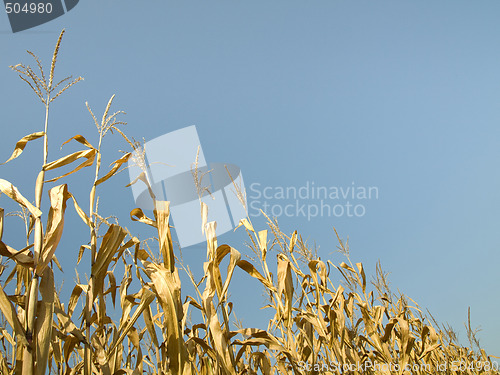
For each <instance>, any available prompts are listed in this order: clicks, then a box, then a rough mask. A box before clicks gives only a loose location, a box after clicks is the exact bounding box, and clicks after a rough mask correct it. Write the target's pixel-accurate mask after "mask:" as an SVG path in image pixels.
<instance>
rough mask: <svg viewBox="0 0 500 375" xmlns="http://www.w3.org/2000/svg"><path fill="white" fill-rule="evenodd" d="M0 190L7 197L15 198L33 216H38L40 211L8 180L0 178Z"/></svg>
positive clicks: (40, 213)
mask: <svg viewBox="0 0 500 375" xmlns="http://www.w3.org/2000/svg"><path fill="white" fill-rule="evenodd" d="M0 191H1V192H2V193H4V194H5V195H7V196H8V197H9V198H11V199H13V200H15V201H16V202H17V203H19V204H20V205H21V206H24V207H26V208H27V209H28V211H29V212H30V213H31V214H32V215H33V216H34V217H35V218H37V217H40V216H41V215H42V212H41V211H40V210H39V209H38V208H36V207H35V206H33V205H32V204H31V203H30V202H29V201H28V200H27V199H26V198H25V197H23V195H22V194H21V193H20V192H19V190H17V188H16V187H15V186H14V185H12V184H11V183H10V182H9V181H7V180H4V179H1V178H0Z"/></svg>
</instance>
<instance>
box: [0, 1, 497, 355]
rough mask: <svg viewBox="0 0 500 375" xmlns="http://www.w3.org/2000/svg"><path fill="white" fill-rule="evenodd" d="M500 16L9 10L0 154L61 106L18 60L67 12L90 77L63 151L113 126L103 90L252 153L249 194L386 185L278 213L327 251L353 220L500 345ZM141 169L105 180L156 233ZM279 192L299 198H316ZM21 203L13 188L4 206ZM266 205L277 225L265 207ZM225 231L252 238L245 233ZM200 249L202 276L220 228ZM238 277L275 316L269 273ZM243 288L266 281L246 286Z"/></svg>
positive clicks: (79, 65) (74, 232) (212, 149)
mask: <svg viewBox="0 0 500 375" xmlns="http://www.w3.org/2000/svg"><path fill="white" fill-rule="evenodd" d="M499 14H500V3H499V2H498V1H489V0H485V1H482V2H473V1H462V0H442V1H400V0H393V1H386V0H378V1H359V0H356V1H347V0H344V1H332V0H317V1H314V2H306V1H295V0H273V1H263V0H254V1H237V2H236V1H228V0H217V1H200V0H191V1H183V2H181V1H164V2H159V1H109V0H100V1H81V2H80V3H79V4H78V5H77V6H76V7H75V8H74V9H73V10H71V11H70V12H68V13H67V14H66V15H64V16H61V17H60V18H58V19H56V20H54V21H52V22H49V23H47V24H44V25H42V26H39V27H37V28H33V29H30V30H28V31H25V32H20V33H16V34H13V33H12V32H11V30H10V26H9V24H8V20H7V16H6V15H5V14H4V13H1V14H0V88H1V89H0V103H1V107H0V108H1V110H2V116H1V122H0V124H1V125H0V126H1V130H2V133H1V134H2V139H1V147H0V159H7V158H8V156H9V155H10V153H11V152H12V147H13V145H14V144H15V142H16V141H17V140H18V139H19V138H21V137H22V136H23V135H25V134H28V133H31V132H34V131H38V130H41V129H42V123H43V108H42V106H41V104H40V103H39V102H37V101H36V99H35V97H34V95H33V94H32V93H31V91H30V90H29V89H28V88H27V87H25V86H26V85H25V84H23V83H22V82H21V81H20V80H19V79H18V78H17V77H16V75H15V74H14V73H13V72H12V71H11V70H10V69H9V68H8V66H9V65H11V64H15V63H19V62H24V63H30V64H31V60H30V58H29V56H28V55H27V54H26V53H25V50H26V49H29V50H32V51H34V52H36V53H38V54H39V55H40V57H41V58H42V59H43V60H44V61H46V62H48V61H49V58H50V56H51V52H52V50H53V46H54V44H55V41H56V39H57V36H58V34H59V32H60V31H61V29H62V28H66V31H67V33H66V35H65V39H64V41H63V46H62V48H61V54H60V61H59V65H58V73H59V76H60V77H62V76H65V75H68V74H74V75H81V76H83V77H84V78H85V81H84V82H81V83H79V84H78V85H77V86H76V87H74V88H73V89H72V90H71V91H69V92H68V94H67V95H66V96H64V97H62V98H61V99H60V100H59V99H58V100H57V101H56V102H55V103H54V104H55V105H54V107H53V112H52V115H51V131H53V133H52V134H53V135H52V138H51V140H50V142H51V151H50V156H49V159H51V160H52V159H55V158H56V157H58V156H61V155H62V153H63V152H64V151H65V149H63V151H60V150H59V146H60V144H61V143H62V142H64V141H65V140H66V139H68V138H70V137H71V136H73V135H75V134H77V133H80V134H83V135H85V136H86V137H87V138H88V139H89V140H90V141H91V142H95V141H96V137H97V133H96V132H95V128H93V124H92V122H91V120H90V117H89V115H88V113H87V111H86V109H85V105H84V103H85V101H88V102H89V104H90V105H91V106H92V108H93V109H94V110H95V112H96V113H98V114H102V111H103V109H104V107H105V105H106V103H107V100H108V99H109V97H110V96H111V95H112V94H115V93H116V94H117V96H116V99H115V104H114V108H115V109H116V110H118V109H121V110H125V111H126V112H127V115H126V116H125V117H124V119H125V120H126V121H127V122H128V125H127V126H126V127H125V128H124V130H125V131H126V133H127V134H128V135H130V136H132V137H134V138H136V139H142V138H144V139H145V140H146V141H147V140H150V139H153V138H155V137H158V136H161V135H163V134H165V133H168V132H171V131H173V130H177V129H180V128H183V127H186V126H189V125H196V126H197V130H198V134H199V137H200V141H201V143H202V145H203V151H204V155H205V158H206V159H207V160H208V161H214V162H227V163H232V164H236V165H238V166H239V167H240V168H241V170H242V173H243V176H244V180H245V185H246V187H247V195H248V198H249V203H251V202H252V201H259V199H257V196H258V194H259V193H262V194H263V189H264V188H266V187H267V188H268V190H266V194H267V195H268V196H269V194H270V193H273V192H274V193H275V192H276V191H277V188H278V187H284V188H287V187H289V188H296V189H299V188H300V187H302V186H306V185H307V184H308V183H309V184H310V185H312V183H314V185H315V186H316V187H318V186H319V187H326V188H328V189H330V188H339V189H340V188H343V189H346V188H348V187H352V186H355V187H376V189H377V196H376V197H375V196H372V198H371V199H354V200H353V199H350V200H349V199H343V198H339V199H337V200H333V199H329V200H328V202H326V203H328V204H331V205H336V204H340V205H344V206H345V204H347V201H349V203H350V204H352V205H353V206H354V205H357V204H360V205H362V206H363V211H362V212H363V215H360V216H356V215H354V216H352V217H349V216H348V215H347V214H346V213H344V214H343V215H338V216H335V215H323V216H321V215H317V216H316V217H311V218H309V220H308V218H307V217H304V215H301V213H300V211H299V212H298V213H297V212H295V213H294V214H292V215H289V217H287V216H284V215H282V216H281V217H279V218H278V220H279V223H280V224H281V225H282V229H283V230H284V231H285V232H287V233H290V232H292V231H293V230H294V229H298V230H299V232H300V233H302V234H303V236H304V237H306V238H309V240H310V242H311V244H314V241H315V242H316V245H317V246H319V255H320V256H321V258H322V259H323V260H326V259H333V260H334V261H341V256H340V255H339V254H338V253H336V252H335V248H336V245H337V243H336V238H335V235H334V232H333V229H332V228H333V227H334V226H335V228H336V229H337V230H338V232H339V234H340V236H341V237H343V238H346V237H347V236H348V237H349V242H350V246H351V257H352V259H353V261H356V262H359V261H361V262H363V263H364V264H365V269H366V271H367V273H369V274H371V275H373V274H374V271H375V263H376V262H377V260H379V259H380V261H381V263H382V266H383V268H384V269H385V270H386V271H388V272H390V273H391V274H390V281H391V284H392V286H393V288H394V289H395V290H397V289H399V290H401V291H402V292H404V293H405V294H407V295H409V296H410V297H411V298H413V299H414V300H415V301H417V302H418V303H419V304H420V305H421V306H422V307H424V308H428V309H429V310H430V311H431V312H432V313H433V315H434V316H435V317H436V318H437V319H438V321H440V322H448V323H450V324H451V325H452V326H453V327H455V328H456V329H457V330H458V331H459V332H460V339H461V342H462V343H463V344H466V336H465V331H464V329H463V323H464V322H465V321H466V319H467V308H468V307H469V306H470V307H471V313H472V325H473V326H477V325H480V326H481V328H482V332H481V333H480V336H479V337H480V339H481V343H482V344H483V346H484V347H485V348H486V350H487V351H488V352H489V353H491V354H494V355H500V340H499V339H498V337H499V336H500V321H499V320H498V311H499V310H500V302H499V286H500V276H499V270H498V267H499V260H500V256H499V250H500V238H499V235H498V233H499V230H498V228H499V226H500V214H499V212H500V211H499V209H500V172H499V168H498V165H499V162H500V44H499V41H500V23H499V22H498V19H499ZM105 146H106V148H107V149H108V150H109V155H108V156H107V157H108V158H109V160H106V162H108V161H109V162H111V161H112V160H114V159H116V158H118V157H120V156H121V155H120V154H119V153H118V152H117V151H115V150H118V149H124V150H125V149H126V148H127V147H126V145H125V143H124V142H123V141H122V140H121V139H120V138H119V137H117V136H115V135H112V136H109V137H107V139H106V142H105ZM71 147H74V146H68V150H72V148H71ZM65 148H66V146H65ZM28 149H30V150H32V152H27V153H26V154H23V155H22V157H21V158H20V159H18V160H16V161H15V162H13V163H9V164H8V165H6V166H1V167H0V177H1V178H5V179H8V180H10V181H12V182H13V183H15V184H16V185H17V186H19V187H20V188H21V189H22V187H23V186H33V182H34V181H33V180H34V177H33V176H34V175H33V174H29V173H28V172H30V171H32V172H34V171H37V170H39V167H40V160H41V159H40V157H39V152H40V143H38V144H33V145H31V144H30V145H29V146H28ZM75 149H76V148H75ZM34 150H37V151H34ZM37 152H38V154H37ZM86 178H88V179H90V178H91V172H90V171H86V172H84V173H83V174H81V175H80V177H79V178H77V179H74V180H70V181H71V182H70V186H69V189H70V191H72V192H73V193H75V195H77V196H78V194H80V196H82V195H81V194H87V192H88V184H89V182H88V180H87V179H86ZM127 183H128V176H127V175H126V174H125V173H124V174H122V175H119V176H118V177H117V178H116V179H114V180H112V181H110V183H109V184H107V186H103V189H102V190H101V191H100V194H101V196H102V199H103V203H102V207H101V208H102V210H103V214H112V213H113V214H117V215H118V216H119V217H120V223H121V224H123V225H125V226H127V227H128V228H129V229H130V230H131V231H132V232H135V233H138V234H139V233H142V234H140V236H141V238H146V237H147V236H148V235H152V233H150V232H147V233H145V232H144V227H143V226H142V225H140V224H138V223H132V222H131V221H130V220H129V219H128V213H129V212H130V210H131V209H133V208H134V201H133V197H132V193H131V191H130V190H129V189H127V188H125V187H124V185H126V184H127ZM251 186H253V187H254V189H251V188H250V187H251ZM30 189H31V188H30ZM26 194H27V195H29V194H31V195H29V196H30V197H31V196H32V191H31V190H30V191H29V193H26ZM85 199H86V197H85V196H82V198H80V200H82V202H84V204H85V205H87V204H88V203H85V202H86V201H85ZM265 201H266V203H268V204H269V205H270V206H279V207H281V208H283V207H284V206H285V205H287V204H295V203H297V202H296V201H294V200H290V199H289V200H286V199H279V197H276V196H274V197H271V198H266V199H265ZM6 202H7V201H6V199H5V197H2V199H1V202H0V206H3V207H7V203H6ZM262 203H264V202H263V199H260V203H259V202H257V203H254V207H257V205H259V204H262ZM298 204H299V205H300V204H306V205H309V206H307V207H318V205H320V204H321V203H320V201H319V200H317V199H311V198H309V199H307V198H306V199H300V202H298ZM279 207H278V208H275V210H279ZM311 209H313V210H314V208H311ZM358 209H359V210H360V211H358V213H360V212H361V208H358ZM339 210H340V209H339ZM70 211H72V210H71V207H69V209H68V212H69V213H68V215H70V216H71V215H73V216H74V214H73V213H72V212H70ZM254 212H255V211H254ZM276 212H278V211H275V213H276ZM288 212H292V211H290V210H289V211H288ZM338 212H340V211H337V213H338ZM252 221H253V222H254V224H255V226H257V227H258V228H259V229H262V228H264V225H265V223H264V221H263V220H262V218H261V217H253V218H252ZM83 228H84V226H83V225H80V223H78V225H76V224H75V226H74V227H71V226H68V227H67V228H66V231H67V233H66V235H65V236H64V237H63V246H61V248H60V249H58V252H57V253H56V254H57V256H58V257H59V259H60V261H61V263H63V266H66V268H67V269H68V271H66V272H65V274H64V277H66V278H68V279H69V280H68V282H67V284H68V285H71V279H73V275H74V274H73V273H72V272H71V271H70V270H71V269H72V265H73V264H74V261H75V258H76V254H77V251H78V247H79V245H80V244H81V243H84V242H85V241H86V240H87V239H86V238H87V237H86V233H84V234H83V235H82V234H81V233H80V232H81V231H82V229H83ZM84 231H85V230H84ZM8 235H9V234H8ZM80 237H81V239H80ZM74 240H77V241H80V242H77V244H75V242H74ZM219 241H220V243H222V242H226V241H227V242H228V243H229V244H231V245H232V246H234V247H235V248H237V249H239V250H240V251H242V252H243V253H248V250H247V249H246V247H245V246H244V245H243V243H242V237H241V236H238V233H237V234H236V235H232V234H226V235H223V236H221V237H220V239H219ZM20 246H22V245H20ZM18 247H19V246H18ZM184 256H185V260H186V262H187V263H188V264H190V265H191V267H192V268H194V269H197V271H196V272H198V274H199V272H200V270H201V264H202V262H203V260H204V258H205V251H204V248H203V246H192V247H189V248H187V249H185V251H184ZM237 277H238V279H237V280H235V288H234V293H233V295H232V298H233V300H234V301H235V305H236V306H241V307H240V308H239V309H238V310H236V313H237V316H238V318H240V319H242V320H243V322H244V324H247V325H252V326H256V325H261V326H263V325H265V324H267V322H266V316H267V315H266V313H265V312H259V311H257V306H261V304H262V301H261V293H260V291H259V288H258V284H252V283H251V281H249V280H248V277H246V275H244V274H242V273H239V274H238V275H237ZM335 277H336V276H335ZM338 281H339V282H340V279H338ZM238 286H241V287H244V286H246V287H247V288H248V292H247V293H243V294H242V293H241V292H239V293H238V292H237V291H236V290H237V289H236V287H238Z"/></svg>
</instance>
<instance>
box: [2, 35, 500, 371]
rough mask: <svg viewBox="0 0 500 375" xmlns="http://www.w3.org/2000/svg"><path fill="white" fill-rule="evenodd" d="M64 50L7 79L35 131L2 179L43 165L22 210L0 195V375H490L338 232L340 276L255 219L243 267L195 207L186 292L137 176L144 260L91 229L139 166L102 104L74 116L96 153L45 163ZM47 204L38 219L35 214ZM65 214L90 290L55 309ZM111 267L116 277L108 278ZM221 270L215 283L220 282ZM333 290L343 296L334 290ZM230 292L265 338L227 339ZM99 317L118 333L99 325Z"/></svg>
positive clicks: (159, 211) (254, 333)
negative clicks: (83, 202) (200, 253)
mask: <svg viewBox="0 0 500 375" xmlns="http://www.w3.org/2000/svg"><path fill="white" fill-rule="evenodd" d="M63 34H64V30H63V32H62V33H61V34H60V36H59V39H58V41H57V44H56V47H55V50H54V53H53V57H52V61H51V64H50V70H49V71H46V70H44V67H43V64H42V63H41V61H40V59H39V58H38V57H37V56H36V55H35V54H34V53H32V52H28V53H29V55H30V56H31V57H30V58H32V59H33V61H34V65H33V66H34V67H31V66H29V65H23V64H18V65H14V66H11V68H12V70H13V71H14V72H16V73H17V74H18V75H19V77H20V78H21V79H22V80H23V81H24V82H25V83H27V84H28V85H29V87H30V88H31V89H32V90H33V92H34V93H35V94H36V95H37V97H38V98H39V99H40V101H41V102H42V104H43V105H44V108H45V121H44V124H45V127H44V129H43V130H42V129H41V130H40V131H38V132H35V133H32V134H29V135H26V136H24V137H22V138H21V139H20V140H19V141H18V142H17V144H16V145H15V146H14V151H13V152H12V155H11V156H10V157H9V158H8V160H7V161H6V163H7V162H8V163H15V162H16V161H15V159H16V158H18V157H19V156H21V154H22V153H23V151H24V149H25V147H26V146H27V144H28V143H29V142H32V141H36V140H37V139H41V141H42V142H43V156H42V158H43V159H42V160H43V162H42V167H41V170H40V172H39V173H38V175H37V177H36V179H35V178H34V180H35V181H36V182H35V186H34V198H31V195H30V194H31V190H30V189H29V188H28V187H26V186H24V187H16V186H15V185H14V184H13V183H12V182H10V181H7V180H4V179H0V191H1V193H2V194H1V195H2V197H1V198H0V199H1V200H0V204H1V201H3V200H4V199H6V198H8V199H11V200H13V201H15V202H16V203H17V204H19V206H20V210H21V211H20V213H21V214H22V215H21V214H20V215H21V216H22V218H23V219H24V221H25V227H26V237H25V238H22V239H21V238H20V239H19V241H17V243H13V244H11V245H12V246H11V245H9V244H7V243H4V242H3V240H2V237H3V234H4V233H7V232H8V231H9V229H10V228H11V225H13V224H11V222H10V221H8V220H6V219H7V218H8V215H7V214H6V213H5V212H4V209H3V208H0V256H1V263H0V264H1V265H0V275H4V276H6V279H5V282H3V283H2V285H0V309H1V314H0V316H1V317H2V320H3V322H4V324H3V325H2V326H1V327H0V373H1V374H2V375H8V374H26V375H32V374H35V375H42V374H49V373H50V374H61V375H62V374H84V375H90V374H100V375H121V374H134V375H135V374H143V373H145V374H193V375H194V374H200V375H211V374H214V375H215V374H232V375H236V374H266V375H267V374H499V373H500V372H498V368H497V367H496V366H495V363H496V362H495V360H494V359H493V358H492V357H490V356H488V355H487V353H486V352H485V351H484V350H483V349H481V348H480V346H479V342H478V340H477V338H476V331H474V330H473V329H472V328H471V327H470V311H469V324H468V326H467V332H468V338H469V343H470V347H463V346H461V345H460V344H459V343H458V340H457V338H456V335H455V333H454V332H453V330H452V329H450V328H449V327H445V326H442V325H440V324H438V323H437V322H436V321H435V320H434V318H433V317H432V315H430V313H424V312H423V311H422V309H421V308H420V307H419V306H418V304H417V303H415V302H414V301H413V300H411V299H410V298H409V297H407V296H405V295H403V294H395V293H393V292H392V291H391V289H390V287H389V283H388V281H387V274H386V273H385V272H384V271H383V270H382V268H381V267H380V264H379V265H378V266H377V269H376V270H375V277H374V278H373V279H372V280H371V281H369V280H367V275H366V273H365V269H364V268H363V265H362V264H361V263H356V264H353V263H352V262H351V260H350V255H349V244H348V242H347V241H344V240H342V239H341V238H340V236H339V235H338V234H337V232H336V231H335V234H337V238H338V243H339V245H338V250H339V251H340V252H341V253H342V254H343V255H345V260H346V262H342V263H340V264H334V263H333V262H332V261H330V260H327V261H323V260H321V259H320V258H318V257H317V255H316V254H315V252H314V251H313V250H311V249H310V248H309V246H308V245H307V244H306V243H305V242H304V240H303V239H302V237H301V236H300V234H298V233H297V232H294V233H292V234H290V235H287V234H285V233H283V232H282V231H280V229H279V227H278V224H277V222H276V221H275V220H272V219H268V227H267V229H263V230H258V229H256V228H255V227H254V226H253V224H252V223H251V221H250V219H244V220H242V221H241V222H240V223H239V229H238V230H240V231H246V233H247V234H248V238H249V244H250V247H251V249H252V251H253V253H254V255H255V257H254V259H253V260H252V259H249V260H246V259H244V258H245V256H242V254H241V253H240V251H238V250H237V246H236V247H233V246H230V245H227V244H219V243H218V241H217V237H216V235H215V233H216V224H215V222H208V220H207V217H208V207H207V206H206V205H205V204H204V203H202V202H201V199H200V209H201V210H200V212H201V215H202V221H203V229H204V233H205V235H206V248H207V253H206V262H205V263H204V268H203V277H202V278H201V280H195V277H194V276H193V274H192V273H191V271H190V269H189V267H185V266H184V265H182V264H181V263H180V262H179V259H178V258H176V250H175V249H174V243H173V241H172V235H171V225H170V224H169V221H170V209H169V202H167V201H161V200H157V199H156V197H155V196H154V193H153V190H152V188H151V186H150V183H149V180H148V177H147V173H143V174H141V175H140V176H139V178H138V179H137V181H134V182H133V183H139V184H146V186H147V187H148V189H149V192H150V195H151V198H152V199H153V201H154V203H155V210H154V211H153V213H152V215H150V216H151V217H148V216H147V214H146V213H144V212H143V211H142V210H141V209H139V208H135V209H133V210H132V211H131V212H130V216H131V218H132V220H135V221H137V222H140V223H143V224H145V225H148V226H151V227H153V228H154V230H155V231H156V232H157V238H156V240H157V241H156V242H155V246H156V247H155V246H149V245H148V244H147V243H145V242H143V241H140V240H139V239H138V238H137V237H136V236H134V235H133V234H132V233H130V232H129V231H128V230H127V229H126V228H124V227H122V226H120V225H119V224H117V223H111V222H109V221H108V220H107V219H105V218H104V217H103V216H101V215H100V214H99V210H98V208H99V207H98V203H99V202H98V195H97V191H98V188H99V185H101V184H103V183H105V182H106V181H108V180H109V179H111V178H112V177H113V176H114V175H116V174H117V173H119V172H121V171H122V170H123V169H124V168H125V166H124V164H125V165H126V164H127V163H128V161H129V160H133V161H134V162H135V163H136V164H137V165H138V166H144V165H145V161H144V150H143V149H141V145H140V143H138V142H135V141H134V140H133V139H132V140H130V139H129V138H128V137H127V136H126V134H125V133H124V131H123V130H122V125H124V123H123V122H122V121H120V120H119V119H118V116H119V115H121V114H122V112H121V111H116V112H112V111H111V106H112V104H113V99H114V97H111V99H110V100H109V102H108V104H107V106H106V109H105V111H104V114H103V115H102V118H98V117H97V116H96V115H95V114H94V113H93V111H92V109H91V108H90V106H88V105H87V109H88V111H89V113H90V117H91V119H92V122H94V123H95V126H96V128H97V132H98V135H99V143H98V145H97V146H96V145H92V144H91V143H90V142H88V141H87V139H86V138H85V137H84V136H82V135H79V134H78V135H75V136H74V137H72V138H71V139H69V140H68V141H67V142H65V143H68V142H72V143H75V144H78V146H79V147H81V150H80V151H77V152H73V153H70V154H68V155H66V156H64V157H61V158H59V159H57V160H54V161H49V160H48V150H49V142H48V137H49V133H50V132H49V110H50V105H51V103H52V102H53V101H54V100H55V99H57V98H58V97H59V96H60V95H61V94H63V93H65V92H66V90H68V89H69V88H70V87H72V86H73V85H75V84H77V83H78V82H79V81H81V80H82V78H81V77H79V78H76V79H73V78H71V77H67V78H64V79H62V80H60V81H57V83H56V79H55V70H56V69H55V68H56V62H57V58H58V55H59V49H60V46H61V41H62V38H63ZM108 133H115V134H117V136H118V137H121V138H123V140H124V144H125V145H126V147H130V148H131V149H130V151H129V152H126V153H124V154H123V156H121V157H120V158H118V159H117V160H116V161H115V162H114V163H112V165H111V166H110V167H109V168H106V167H105V166H103V165H101V164H102V163H101V159H102V152H103V150H102V149H101V141H102V139H103V138H104V137H105V136H106V135H108ZM4 148H5V145H4ZM68 166H69V167H71V168H72V169H71V170H70V172H67V173H65V174H62V175H60V176H57V177H54V178H50V179H48V178H46V173H47V172H49V171H53V172H51V173H56V172H58V170H59V168H61V167H66V168H68ZM83 168H90V169H94V170H95V177H94V179H93V182H91V189H90V192H89V202H90V205H89V207H88V208H87V209H86V208H84V207H81V206H80V205H79V204H78V202H77V198H76V197H75V196H74V195H73V194H72V193H71V191H70V187H69V186H68V184H65V183H64V179H65V178H66V176H68V175H70V174H73V173H79V171H80V170H81V169H83ZM196 172H197V170H196V168H195V170H194V173H193V175H194V178H195V182H196V179H197V173H196ZM197 183H198V185H199V181H197ZM44 190H46V191H47V192H48V196H49V201H50V207H42V196H43V193H44ZM200 190H202V189H200ZM237 190H238V194H240V195H243V194H244V191H242V190H241V189H237ZM200 193H202V192H200ZM242 202H244V199H242ZM68 203H69V206H70V208H69V209H70V210H73V209H74V210H75V212H76V213H77V215H78V217H79V218H80V219H81V220H82V221H83V223H84V225H85V226H86V227H87V228H88V229H87V230H88V235H89V241H88V243H86V244H84V245H81V244H75V245H74V249H76V250H75V257H76V253H77V251H78V249H80V250H79V252H78V259H77V262H76V264H75V268H76V269H77V270H80V272H87V274H89V278H88V280H87V281H86V282H82V281H80V280H77V281H76V282H75V284H74V285H73V286H72V292H71V295H70V297H69V300H66V301H61V293H60V292H59V291H57V290H56V287H55V285H56V283H55V280H54V267H60V264H59V262H58V260H57V248H58V245H59V242H60V239H61V236H62V234H63V229H64V219H65V214H66V210H67V209H68V207H67V206H68ZM83 257H88V258H89V259H90V261H89V264H90V269H87V270H82V269H81V266H79V263H80V260H81V259H82V258H83ZM118 263H120V264H121V265H123V270H124V273H123V275H118V274H115V266H116V265H117V264H118ZM222 264H224V265H226V264H227V267H226V266H225V267H224V269H222V268H223V267H222ZM180 272H186V273H187V276H188V278H189V280H191V283H192V287H193V288H194V290H195V293H194V295H192V296H189V295H184V294H183V293H182V288H181V281H180V276H179V273H180ZM273 272H274V273H273ZM333 275H335V277H336V278H341V279H342V280H343V281H342V282H341V283H340V284H338V285H335V284H334V282H333V281H332V280H333ZM233 277H237V278H253V279H256V280H258V282H260V284H261V285H262V289H263V290H264V291H265V294H266V297H267V299H266V301H267V305H266V306H265V307H266V308H267V309H271V310H272V312H273V317H272V319H271V320H270V321H269V325H268V327H267V329H265V330H264V329H257V328H250V327H247V328H245V327H243V326H241V325H238V324H235V323H234V314H232V311H233V303H232V302H231V298H230V295H229V293H228V290H229V286H230V283H231V280H232V279H233ZM133 281H134V282H133ZM245 292H247V293H248V291H245ZM79 306H81V307H79ZM111 309H113V311H115V312H116V311H118V315H117V316H120V317H119V319H118V318H116V319H114V318H113V317H112V316H110V315H114V314H109V311H110V310H111ZM191 313H193V314H191ZM190 316H191V317H193V316H196V317H199V319H198V320H197V321H193V319H188V317H190Z"/></svg>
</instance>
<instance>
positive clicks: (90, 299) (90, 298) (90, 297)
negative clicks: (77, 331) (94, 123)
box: [84, 132, 103, 375]
mask: <svg viewBox="0 0 500 375" xmlns="http://www.w3.org/2000/svg"><path fill="white" fill-rule="evenodd" d="M102 137H103V135H102V132H99V145H98V147H97V162H96V168H95V178H94V183H93V185H92V190H91V191H90V214H89V218H90V223H91V228H90V252H91V256H90V258H91V259H90V264H91V266H90V267H91V268H90V270H91V271H90V281H89V289H88V292H87V299H86V306H85V315H86V316H85V325H86V327H85V331H86V332H85V335H86V336H87V342H86V343H85V353H84V375H91V373H92V352H91V348H90V334H91V332H90V319H91V317H92V305H93V304H94V293H95V291H94V276H93V275H92V267H93V266H94V263H95V261H96V259H97V233H96V226H95V222H94V204H95V192H96V182H97V180H98V178H99V169H100V167H101V143H102Z"/></svg>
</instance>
